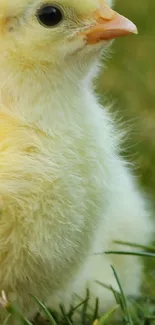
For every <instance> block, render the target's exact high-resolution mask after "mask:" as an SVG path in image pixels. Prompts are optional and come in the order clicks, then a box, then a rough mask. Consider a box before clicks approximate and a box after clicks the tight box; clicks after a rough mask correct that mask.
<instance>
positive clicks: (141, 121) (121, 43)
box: [98, 0, 155, 199]
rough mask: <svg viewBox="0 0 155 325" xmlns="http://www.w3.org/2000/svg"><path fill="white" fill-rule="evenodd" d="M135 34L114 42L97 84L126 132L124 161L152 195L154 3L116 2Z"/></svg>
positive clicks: (154, 185) (153, 0) (154, 176)
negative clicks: (111, 104) (135, 27)
mask: <svg viewBox="0 0 155 325" xmlns="http://www.w3.org/2000/svg"><path fill="white" fill-rule="evenodd" d="M114 8H115V10H117V11H118V12H119V13H121V14H123V15H125V16H126V17H128V18H130V19H131V20H132V21H133V22H134V23H135V24H136V25H137V27H138V30H139V34H138V35H137V36H136V35H131V36H128V37H124V38H121V39H117V40H116V41H115V43H114V44H113V47H112V53H111V55H110V56H111V58H110V59H109V60H108V62H107V68H106V70H105V71H104V73H101V77H100V79H99V82H98V89H99V92H100V94H103V93H104V95H106V98H108V101H110V102H111V101H112V103H113V111H114V112H117V117H120V118H121V121H125V124H124V128H126V127H127V129H128V130H129V134H128V143H126V148H128V150H127V151H128V153H127V156H128V159H130V161H135V162H136V170H135V173H136V174H137V175H138V176H139V178H140V181H141V183H142V184H143V185H144V187H145V189H146V190H147V193H149V194H151V195H152V198H153V199H154V195H155V0H130V1H129V0H116V4H115V6H114Z"/></svg>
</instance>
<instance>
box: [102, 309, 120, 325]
mask: <svg viewBox="0 0 155 325" xmlns="http://www.w3.org/2000/svg"><path fill="white" fill-rule="evenodd" d="M118 308H119V306H118V305H116V306H115V307H113V308H112V309H111V310H110V311H108V312H107V313H106V314H104V316H102V317H101V318H100V320H99V323H98V325H104V324H105V322H106V321H107V320H109V318H110V317H111V316H112V315H113V314H114V313H115V311H116V310H117V309H118Z"/></svg>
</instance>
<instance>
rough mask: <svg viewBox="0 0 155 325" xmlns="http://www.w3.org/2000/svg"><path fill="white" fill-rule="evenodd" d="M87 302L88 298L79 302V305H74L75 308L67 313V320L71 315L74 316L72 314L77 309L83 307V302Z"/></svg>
mask: <svg viewBox="0 0 155 325" xmlns="http://www.w3.org/2000/svg"><path fill="white" fill-rule="evenodd" d="M88 300H89V298H87V299H85V300H83V301H82V302H80V303H79V304H78V305H76V306H75V307H72V309H71V310H70V311H69V313H68V315H67V316H68V317H69V318H71V317H72V315H73V314H74V312H75V311H76V310H77V309H78V308H79V307H81V306H82V305H84V304H85V302H86V301H88Z"/></svg>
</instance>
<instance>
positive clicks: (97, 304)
mask: <svg viewBox="0 0 155 325" xmlns="http://www.w3.org/2000/svg"><path fill="white" fill-rule="evenodd" d="M98 311H99V300H98V298H96V301H95V309H94V315H93V322H94V321H95V320H96V319H97V318H98V314H99V312H98Z"/></svg>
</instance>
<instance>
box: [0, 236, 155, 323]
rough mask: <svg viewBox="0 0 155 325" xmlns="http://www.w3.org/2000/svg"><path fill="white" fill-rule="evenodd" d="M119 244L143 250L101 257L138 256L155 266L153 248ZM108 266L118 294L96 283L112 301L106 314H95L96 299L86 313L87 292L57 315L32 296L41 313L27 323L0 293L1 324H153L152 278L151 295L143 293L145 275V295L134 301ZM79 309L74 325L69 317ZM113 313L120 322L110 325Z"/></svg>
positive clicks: (154, 285)
mask: <svg viewBox="0 0 155 325" xmlns="http://www.w3.org/2000/svg"><path fill="white" fill-rule="evenodd" d="M118 244H120V242H118ZM121 244H123V245H125V246H131V247H133V246H134V247H139V248H143V249H145V250H146V251H143V252H141V251H140V252H139V251H137V252H131V251H130V250H129V251H128V252H126V251H107V252H105V254H128V255H138V256H142V257H143V258H144V257H145V258H146V259H153V263H152V264H153V265H155V246H151V247H144V246H143V247H141V246H140V245H136V244H133V243H126V242H121ZM147 264H148V262H147ZM152 264H151V265H152ZM111 267H112V269H113V273H114V276H115V278H116V281H117V283H118V287H119V290H120V292H117V291H115V290H114V289H113V288H112V287H109V286H107V285H105V284H104V283H99V282H98V284H100V285H102V286H103V287H106V288H107V290H112V292H113V294H114V296H115V300H116V304H115V306H113V308H112V309H110V310H109V311H107V312H106V313H105V314H104V315H99V314H98V303H99V302H98V299H96V304H95V306H94V310H93V311H90V310H89V309H88V303H89V291H88V290H87V294H86V298H85V299H84V300H83V301H81V302H80V303H79V305H77V306H74V307H72V308H71V310H70V311H69V312H68V313H67V312H66V311H65V309H64V307H63V306H60V313H59V315H57V314H56V313H54V312H53V313H52V312H51V311H50V310H49V309H47V307H46V306H45V305H44V304H43V303H42V302H41V301H39V300H38V298H37V297H34V296H32V298H33V299H34V300H35V301H36V304H38V305H39V308H40V311H41V314H42V315H44V316H40V315H39V314H38V315H37V316H36V318H35V320H33V321H32V322H30V321H29V320H27V319H25V318H24V316H23V315H22V314H21V312H20V311H19V310H18V308H17V307H16V306H14V305H11V304H10V303H9V301H8V300H7V297H6V294H5V292H2V296H1V298H0V306H1V308H5V309H6V310H7V311H8V316H7V318H6V320H5V321H4V322H3V324H1V325H7V324H8V322H9V321H10V318H13V319H15V320H16V324H17V325H74V324H75V325H106V324H107V325H155V276H154V277H151V278H152V279H151V283H150V286H151V288H152V289H153V290H152V293H149V292H146V291H148V288H149V285H148V284H149V282H150V280H149V272H148V274H147V276H146V279H145V283H144V291H145V294H144V295H143V296H141V297H140V299H138V300H135V299H133V298H132V297H126V296H125V294H124V291H123V288H122V286H121V282H120V279H119V277H118V275H117V271H116V270H115V269H114V268H113V266H111ZM145 284H147V285H145ZM146 288H147V290H146ZM79 308H80V319H81V321H80V322H78V323H77V322H74V321H73V316H74V313H75V311H78V309H79ZM117 310H120V312H121V315H122V319H121V320H119V321H115V322H114V320H113V316H114V315H115V313H117Z"/></svg>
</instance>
